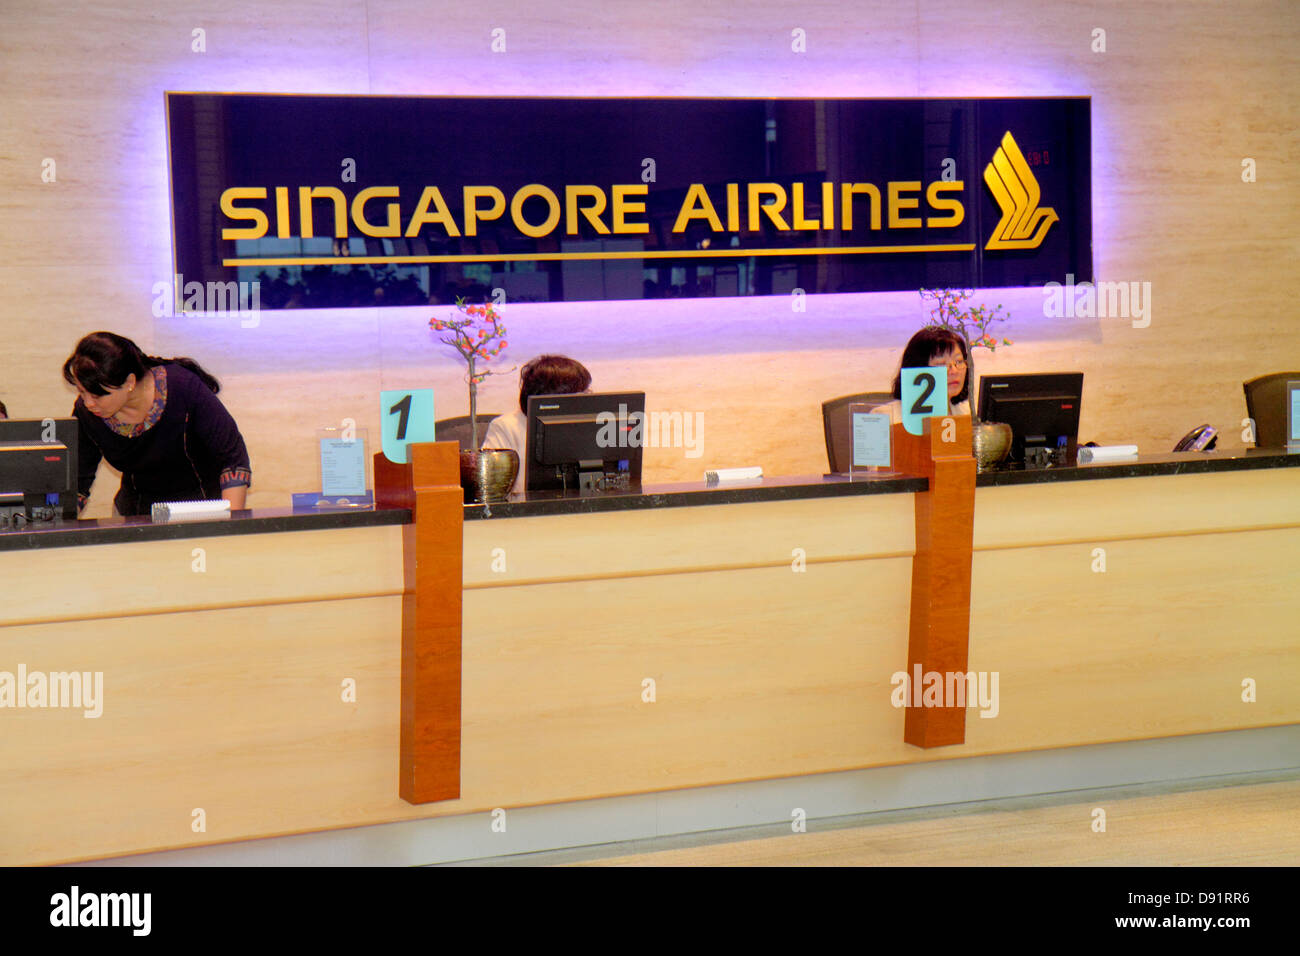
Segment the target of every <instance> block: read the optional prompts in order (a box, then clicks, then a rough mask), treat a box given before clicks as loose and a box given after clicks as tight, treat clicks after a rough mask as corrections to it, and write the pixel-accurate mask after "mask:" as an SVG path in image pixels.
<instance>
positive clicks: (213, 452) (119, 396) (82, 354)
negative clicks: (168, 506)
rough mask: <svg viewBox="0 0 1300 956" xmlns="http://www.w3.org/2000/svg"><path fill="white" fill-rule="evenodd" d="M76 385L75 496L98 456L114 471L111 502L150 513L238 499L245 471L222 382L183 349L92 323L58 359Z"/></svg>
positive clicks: (84, 488)
mask: <svg viewBox="0 0 1300 956" xmlns="http://www.w3.org/2000/svg"><path fill="white" fill-rule="evenodd" d="M63 377H64V378H65V379H66V380H67V381H68V384H69V385H71V386H73V387H74V388H75V389H76V390H77V401H76V404H75V405H74V406H73V409H72V414H73V415H74V416H75V417H76V419H77V423H78V425H79V426H80V428H79V432H80V441H79V448H78V455H79V459H78V463H79V468H78V471H79V474H78V489H77V490H78V492H79V494H78V498H79V502H80V505H81V506H82V507H85V504H86V499H87V498H88V497H89V496H90V486H91V484H92V483H93V482H94V480H95V472H96V470H97V469H98V468H99V461H100V458H101V457H102V458H106V459H108V463H109V464H110V465H112V466H113V467H114V468H116V469H117V470H118V471H120V472H121V473H122V486H121V488H119V489H118V492H117V496H116V497H115V498H114V499H113V504H114V505H115V506H116V508H117V512H118V514H121V515H141V514H149V512H150V509H151V508H152V506H153V505H154V503H155V502H159V501H197V500H203V499H219V498H224V499H226V500H227V501H229V502H230V506H231V508H235V509H238V508H243V507H244V502H245V496H246V494H247V492H248V486H249V484H250V483H251V482H252V470H251V469H250V467H249V462H248V449H247V448H245V447H244V438H243V436H242V435H240V433H239V426H237V425H236V424H235V420H234V419H233V418H232V417H231V416H230V413H229V412H228V411H226V407H225V406H224V405H222V404H221V400H220V399H218V398H217V395H216V393H217V391H218V390H219V389H220V387H221V386H220V384H219V383H218V382H217V380H216V379H215V378H213V377H212V376H211V375H209V374H208V373H207V372H206V371H204V370H203V368H202V367H200V366H199V364H198V363H197V362H195V361H194V360H193V359H188V358H174V359H162V358H157V357H156V356H151V355H145V354H144V352H143V351H141V349H140V347H139V346H138V345H136V344H135V343H134V342H132V341H131V340H130V339H128V338H126V337H125V336H121V335H117V334H116V333H114V332H92V333H91V334H90V335H87V336H86V337H85V338H83V339H82V340H81V341H80V342H78V343H77V347H76V349H75V350H74V351H73V353H72V355H70V356H69V357H68V360H67V361H66V362H64V363H63Z"/></svg>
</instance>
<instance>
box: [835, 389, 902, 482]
mask: <svg viewBox="0 0 1300 956" xmlns="http://www.w3.org/2000/svg"><path fill="white" fill-rule="evenodd" d="M893 400H894V393H893V392H859V393H858V394H857V395H841V396H840V397H839V398H832V399H831V400H830V401H826V402H822V428H823V429H824V430H825V432H826V460H827V462H828V463H829V464H830V466H831V472H832V473H834V472H847V471H848V470H849V462H851V461H852V460H853V430H852V428H851V427H850V424H851V423H850V422H849V406H850V405H854V404H857V403H859V402H860V403H862V404H863V405H866V406H867V407H868V408H874V407H875V406H877V405H888V404H889V403H890V402H892V401H893Z"/></svg>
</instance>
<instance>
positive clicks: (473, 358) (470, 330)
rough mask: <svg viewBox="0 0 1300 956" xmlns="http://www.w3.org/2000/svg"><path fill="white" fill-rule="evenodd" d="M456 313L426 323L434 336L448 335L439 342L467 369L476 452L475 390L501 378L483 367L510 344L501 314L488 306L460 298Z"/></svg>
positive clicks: (476, 414)
mask: <svg viewBox="0 0 1300 956" xmlns="http://www.w3.org/2000/svg"><path fill="white" fill-rule="evenodd" d="M456 311H457V312H459V313H460V315H459V316H453V317H452V318H450V319H440V318H438V317H437V316H436V315H435V316H434V317H433V318H431V319H430V320H429V328H431V329H433V331H435V332H450V333H451V334H450V335H447V336H442V337H441V338H440V341H441V342H443V343H445V344H446V345H450V346H451V347H452V348H454V349H455V350H456V351H457V352H459V353H460V356H461V358H463V359H464V360H465V364H466V365H467V366H468V372H467V373H466V375H465V381H466V382H468V383H469V423H470V436H471V441H472V442H473V444H472V445H471V446H470V449H471V451H475V452H477V451H478V386H479V383H480V382H482V381H484V380H485V379H486V378H487V377H488V376H489V375H500V374H502V373H501V372H494V371H491V370H489V369H486V368H483V367H482V365H485V364H487V363H488V362H489V361H491V360H492V359H494V358H496V357H497V356H498V355H500V354H501V352H502V351H504V350H505V348H506V346H507V345H509V343H508V342H507V341H506V327H505V326H504V325H502V324H501V313H500V312H498V311H497V310H496V309H495V308H493V307H492V304H491V303H487V304H485V305H466V304H465V300H464V299H463V298H458V299H457V300H456ZM511 371H513V369H512V370H511Z"/></svg>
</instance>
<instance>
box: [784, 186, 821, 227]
mask: <svg viewBox="0 0 1300 956" xmlns="http://www.w3.org/2000/svg"><path fill="white" fill-rule="evenodd" d="M790 193H791V196H790V212H791V220H790V221H791V223H792V224H793V226H794V227H795V228H796V229H820V228H821V227H822V224H821V223H820V222H818V221H817V220H816V219H805V218H804V217H803V183H792V184H791V185H790Z"/></svg>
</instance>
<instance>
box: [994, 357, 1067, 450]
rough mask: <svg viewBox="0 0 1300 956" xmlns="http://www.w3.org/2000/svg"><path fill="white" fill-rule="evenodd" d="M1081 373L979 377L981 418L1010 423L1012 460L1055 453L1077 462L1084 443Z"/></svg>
mask: <svg viewBox="0 0 1300 956" xmlns="http://www.w3.org/2000/svg"><path fill="white" fill-rule="evenodd" d="M1082 402H1083V373H1082V372H1050V373H1041V374H1036V375H985V376H984V377H983V378H981V379H980V400H979V413H980V421H984V422H1001V423H1003V424H1006V425H1010V426H1011V435H1012V437H1011V454H1010V456H1009V460H1010V461H1011V462H1013V463H1019V462H1026V461H1027V460H1028V461H1029V462H1034V461H1038V460H1041V459H1042V458H1050V459H1051V460H1052V461H1053V462H1054V463H1058V464H1060V463H1065V462H1074V461H1075V460H1076V455H1077V453H1078V448H1079V408H1080V406H1081V404H1082Z"/></svg>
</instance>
